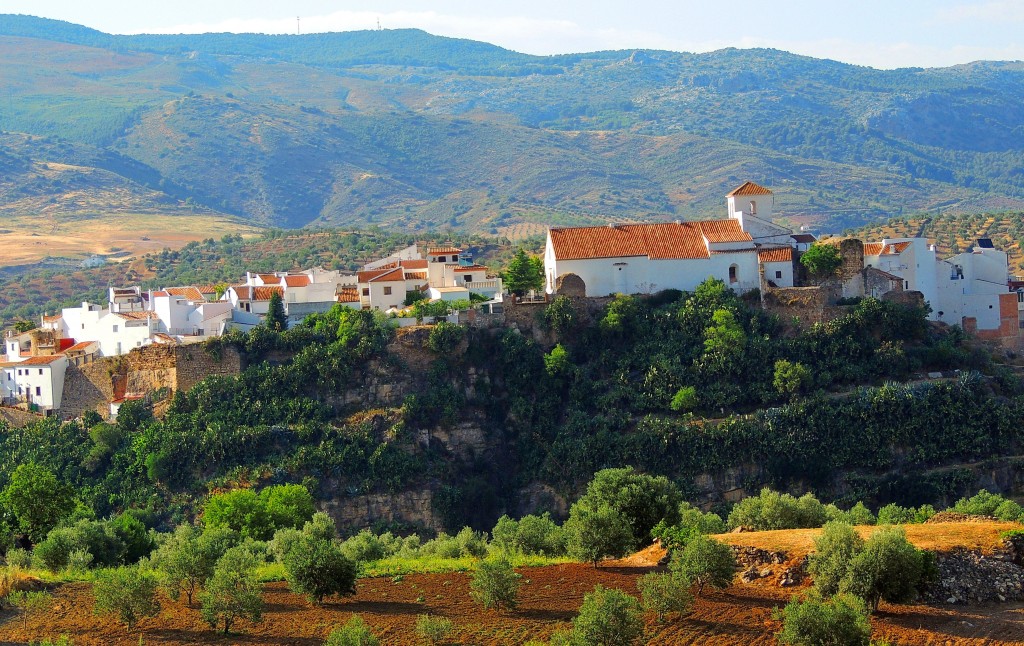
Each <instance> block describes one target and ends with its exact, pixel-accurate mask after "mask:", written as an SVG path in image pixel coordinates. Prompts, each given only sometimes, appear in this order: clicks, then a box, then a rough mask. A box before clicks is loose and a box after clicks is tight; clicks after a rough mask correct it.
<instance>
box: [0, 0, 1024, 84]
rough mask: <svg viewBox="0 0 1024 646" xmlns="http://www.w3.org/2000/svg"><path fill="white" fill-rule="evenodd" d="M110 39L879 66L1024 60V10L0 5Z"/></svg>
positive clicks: (1023, 4) (1015, 0)
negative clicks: (706, 56)
mask: <svg viewBox="0 0 1024 646" xmlns="http://www.w3.org/2000/svg"><path fill="white" fill-rule="evenodd" d="M0 13H26V14H32V15H37V16H45V17H47V18H57V19H60V20H67V21H70V22H75V23H79V24H83V25H87V26H89V27H93V28H95V29H99V30H101V31H106V32H110V33H139V32H148V33H182V32H208V31H233V32H243V31H244V32H262V33H295V29H296V24H295V23H296V20H295V19H296V16H301V28H302V32H303V33H310V32H314V31H347V30H353V29H370V28H374V27H376V25H377V21H378V20H379V21H380V24H381V26H382V27H384V28H385V29H387V28H399V27H417V28H420V29H424V30H426V31H429V32H431V33H434V34H440V35H445V36H457V37H462V38H472V39H474V40H482V41H486V42H490V43H495V44H497V45H501V46H503V47H507V48H509V49H514V50H516V51H521V52H527V53H531V54H554V53H563V52H580V51H594V50H601V49H632V48H649V49H671V50H676V51H695V52H704V51H710V50H713V49H719V48H722V47H775V48H778V49H784V50H787V51H791V52H796V53H799V54H807V55H810V56H816V57H819V58H833V59H837V60H841V61H846V62H850V63H857V64H861V65H871V66H873V67H881V68H893V67H906V66H918V67H934V66H943V65H953V64H957V63H966V62H969V61H973V60H979V59H990V60H1021V59H1024V0H841V1H840V0H831V1H830V0H776V1H775V2H767V1H756V0H731V1H729V0H717V1H716V0H675V1H672V0H631V1H628V2H611V1H605V0H586V1H584V0H546V1H542V0H516V1H515V2H493V1H490V2H489V1H487V0H434V1H433V2H414V1H412V0H377V1H375V2H372V3H367V2H362V3H356V2H347V1H340V0H335V1H328V0H291V1H289V2H281V1H278V2H269V1H267V0H213V1H210V0H205V1H201V0H160V1H157V0H133V1H130V2H125V1H120V0H0Z"/></svg>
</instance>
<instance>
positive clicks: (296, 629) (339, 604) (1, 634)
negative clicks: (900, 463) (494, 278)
mask: <svg viewBox="0 0 1024 646" xmlns="http://www.w3.org/2000/svg"><path fill="white" fill-rule="evenodd" d="M648 571H650V569H649V568H646V567H636V566H634V567H620V566H614V567H602V568H599V569H596V570H595V569H594V568H592V567H590V566H588V565H580V564H567V565H557V566H548V567H542V568H524V569H523V570H522V574H523V577H524V578H523V586H522V588H521V594H520V607H519V609H518V610H517V611H516V612H512V613H509V612H494V611H483V610H481V609H480V607H479V606H478V605H476V604H475V603H474V602H473V601H471V600H470V598H469V576H468V575H466V574H429V575H410V576H406V577H404V579H402V580H401V581H399V582H397V583H396V582H393V581H392V580H391V579H389V578H376V579H363V580H361V581H360V582H359V585H358V594H357V595H356V596H355V597H349V598H346V599H343V600H336V601H333V602H331V603H328V604H326V605H325V606H324V607H322V608H313V607H310V606H309V604H307V603H306V602H305V601H304V600H303V599H302V598H300V597H297V596H295V595H293V594H291V593H289V592H288V590H287V586H286V585H285V584H284V583H273V584H270V585H268V586H267V588H266V595H265V600H266V608H265V613H264V618H263V621H262V622H260V623H257V624H251V623H248V622H239V624H238V626H237V631H236V632H235V633H234V634H232V635H230V636H227V637H224V636H221V635H218V634H217V633H214V632H213V631H212V630H210V628H209V626H208V625H207V624H205V623H204V622H203V621H202V619H201V618H200V616H199V611H198V609H197V608H188V607H186V606H185V604H184V602H179V603H175V602H172V601H170V600H169V599H164V600H163V610H162V611H161V613H160V615H159V616H158V617H155V618H152V619H146V620H144V621H142V622H141V623H140V624H139V627H138V629H137V630H136V631H133V632H132V633H131V634H129V633H127V631H125V629H124V627H123V626H121V625H120V624H118V623H117V622H116V621H114V620H113V619H111V618H107V617H96V616H94V615H93V614H92V602H93V600H92V595H91V593H90V590H89V586H88V584H84V583H76V584H67V585H63V586H60V587H58V588H57V589H56V590H55V591H54V594H55V599H56V601H55V603H54V605H53V607H52V608H50V609H49V610H47V611H45V612H40V613H37V614H36V615H33V616H30V617H29V620H28V624H27V628H23V624H22V621H21V619H20V618H16V617H14V615H13V613H10V612H7V613H4V614H3V617H2V618H3V619H6V621H4V623H3V624H2V625H0V643H3V642H20V643H24V642H25V641H27V640H29V639H40V638H43V637H53V636H57V635H60V634H62V633H66V634H68V635H70V636H71V637H72V639H73V640H74V643H75V645H76V646H99V645H104V646H106V645H108V644H111V645H113V644H122V645H125V646H129V645H131V646H134V645H135V644H138V643H139V634H140V633H141V634H142V635H143V636H144V639H145V643H146V644H167V645H173V646H181V645H185V644H225V645H226V644H293V645H302V646H319V645H320V644H322V643H323V639H324V638H325V637H326V635H327V634H328V633H329V632H330V631H331V629H332V628H333V627H335V626H339V625H341V624H343V623H345V621H347V620H348V618H349V617H351V616H352V615H353V614H359V615H361V616H362V617H363V619H364V620H366V622H367V623H368V624H370V626H372V627H373V629H374V630H375V632H376V633H377V634H378V635H379V636H380V637H381V641H382V643H384V644H416V643H418V640H417V638H416V636H415V631H414V625H415V621H416V617H417V615H419V614H423V613H431V614H437V615H443V616H445V617H448V618H449V619H451V620H452V622H454V624H455V634H454V635H453V636H452V638H451V639H450V640H449V642H448V643H450V644H482V645H488V646H492V645H498V644H522V643H524V642H526V641H528V640H530V639H547V638H548V637H549V636H550V635H551V633H553V632H554V631H556V630H558V629H560V628H567V627H568V626H569V625H570V622H571V620H572V618H573V616H575V614H576V612H577V610H578V609H579V606H580V603H581V602H582V600H583V594H584V593H586V592H589V591H590V590H592V589H593V587H594V585H595V584H598V583H600V584H601V585H604V586H608V587H615V588H619V589H622V590H625V591H626V592H629V593H630V594H634V595H635V594H637V590H636V580H637V578H638V577H639V576H641V575H643V574H644V573H646V572H648ZM791 594H792V592H791V591H789V590H783V589H780V588H778V587H774V586H772V585H770V584H767V583H765V582H755V583H754V584H752V585H742V584H739V583H737V585H735V586H733V587H732V588H730V589H729V590H727V591H725V592H712V593H709V594H706V595H705V597H704V598H703V599H700V600H699V601H698V602H697V604H696V606H695V608H694V612H693V614H691V615H690V616H688V617H686V618H684V619H675V620H673V621H669V622H666V623H664V624H659V623H657V622H655V621H654V620H653V618H649V619H648V624H647V629H648V632H647V639H648V642H647V643H650V644H725V645H735V646H740V645H745V644H773V643H774V635H773V634H774V632H776V631H777V630H778V628H779V625H778V622H776V621H774V620H773V619H772V611H773V609H774V608H776V607H778V606H780V605H782V604H784V603H785V602H786V600H787V599H788V598H789V596H790V595H791ZM419 599H422V601H420V600H419ZM872 622H873V625H874V627H875V633H876V634H875V637H876V638H885V639H888V640H890V641H891V642H893V643H899V644H922V645H923V644H978V645H980V644H993V643H1024V604H1019V603H1018V604H999V605H994V606H987V607H971V608H967V609H963V608H930V607H927V606H888V605H885V604H883V606H882V609H881V611H880V612H879V613H878V614H876V615H875V616H874V618H873V620H872Z"/></svg>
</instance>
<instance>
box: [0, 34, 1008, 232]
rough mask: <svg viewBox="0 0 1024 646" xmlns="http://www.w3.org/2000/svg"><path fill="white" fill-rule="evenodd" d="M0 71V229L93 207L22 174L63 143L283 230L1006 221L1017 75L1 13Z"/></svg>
mask: <svg viewBox="0 0 1024 646" xmlns="http://www.w3.org/2000/svg"><path fill="white" fill-rule="evenodd" d="M0 58H2V60H4V62H5V64H4V65H3V66H0V83H2V84H3V86H4V87H7V88H9V92H8V93H7V95H6V96H4V97H0V101H3V102H4V104H5V105H3V106H2V107H3V109H0V130H3V131H7V132H10V133H25V134H27V135H32V137H29V138H27V139H24V140H23V141H24V145H19V147H18V149H17V150H12V151H9V156H13V157H12V158H11V159H8V160H6V161H5V160H2V159H0V163H3V164H4V165H5V166H6V167H9V168H12V169H15V170H14V171H12V173H13V174H11V175H10V176H9V177H8V178H7V179H8V180H9V181H8V184H7V185H8V186H10V187H11V188H10V190H9V191H8V192H7V193H5V194H0V209H2V208H20V207H11V205H12V204H23V203H24V204H28V203H32V204H35V203H38V202H39V201H40V200H44V201H45V199H46V198H47V197H49V199H50V203H51V204H52V205H54V206H53V208H54V209H57V210H60V209H68V214H69V215H74V213H75V211H74V208H75V207H74V204H81V203H89V204H94V203H96V201H95V200H91V201H90V200H77V201H76V200H70V199H64V198H65V197H66V195H67V193H68V190H67V189H68V187H67V186H66V185H62V183H61V182H60V181H59V179H57V178H56V177H55V176H54V174H53V173H52V172H48V171H47V170H46V168H47V167H46V166H45V164H74V163H75V159H78V158H81V157H82V155H83V154H85V153H83V151H84V150H85V149H84V148H81V146H83V145H84V146H86V147H88V150H90V151H93V152H89V153H88V154H87V155H86V156H87V157H88V158H89V159H95V160H96V161H97V163H100V164H101V167H102V168H103V169H110V170H113V172H116V173H123V177H124V179H125V181H128V182H134V183H137V184H140V185H141V186H143V187H144V188H146V189H148V190H152V191H158V192H163V193H165V194H166V195H167V199H168V200H174V201H180V200H191V201H192V203H194V204H196V205H198V206H202V207H205V208H207V209H211V210H214V211H219V212H223V213H228V214H232V215H237V216H241V217H244V218H247V219H249V220H251V221H253V222H256V223H259V224H265V225H271V226H283V227H300V226H306V225H314V226H316V225H330V226H339V225H340V226H372V225H377V226H388V227H396V228H400V229H403V230H413V231H416V230H421V229H426V228H438V227H444V228H451V229H459V230H466V231H475V232H482V233H488V234H492V235H507V236H510V237H513V238H515V237H519V236H523V235H528V234H530V233H537V232H539V231H542V230H543V229H544V227H546V226H547V225H556V226H558V225H570V224H604V223H607V222H609V221H627V220H628V221H666V220H674V219H678V218H708V217H716V216H719V215H721V213H722V209H723V199H724V194H725V192H726V191H728V190H730V189H732V188H734V187H735V186H737V185H739V184H740V183H742V182H743V181H747V180H750V181H753V182H755V183H757V184H760V185H763V186H765V187H767V188H769V189H771V190H772V191H773V192H774V194H775V198H776V203H777V208H776V213H777V214H778V215H780V216H784V217H785V218H786V224H789V225H790V226H807V227H812V228H815V229H817V230H819V231H841V230H842V229H844V228H847V227H852V226H860V225H863V224H867V223H870V222H872V221H877V220H884V219H888V218H889V217H892V216H899V215H907V214H911V213H929V212H935V211H941V212H943V213H972V212H980V211H1004V210H1013V209H1022V208H1024V173H1021V171H1020V169H1021V168H1024V102H1021V100H1020V97H1022V96H1024V63H1019V62H991V61H980V62H977V63H972V64H969V65H959V66H955V67H949V68H936V69H917V68H908V69H900V70H877V69H872V68H867V67H860V66H855V65H848V64H845V63H839V62H835V61H829V60H819V59H814V58H811V57H807V56H798V55H794V54H790V53H787V52H784V51H779V50H772V49H750V50H743V49H723V50H719V51H715V52H709V53H705V54H687V53H677V52H667V51H657V50H627V51H604V52H591V53H581V54H572V55H560V56H531V55H527V54H521V53H517V52H513V51H509V50H507V49H503V48H501V47H497V46H494V45H490V44H487V43H481V42H476V41H471V40H466V39H457V38H445V37H439V36H433V35H431V34H428V33H426V32H423V31H420V30H416V29H398V30H382V31H376V30H374V31H355V32H343V33H325V34H308V35H302V36H292V35H261V34H186V35H131V36H119V35H110V34H104V33H102V32H99V31H97V30H94V29H89V28H87V27H82V26H80V25H75V24H72V23H67V22H62V21H57V20H48V19H42V18H35V17H32V16H23V15H0ZM33 137H38V138H45V139H38V140H37V139H35V138H33ZM95 151H102V152H103V153H104V155H106V156H104V155H100V156H97V155H96V154H95ZM15 158H16V159H15ZM101 162H102V163H101ZM115 162H116V163H115ZM112 164H113V166H112ZM118 169H120V170H118ZM104 177H107V180H105V181H106V184H105V186H106V187H107V189H109V186H110V183H109V176H104ZM76 178H77V179H76V186H75V188H76V191H86V192H88V190H89V187H88V186H86V185H81V184H82V183H83V182H86V181H87V179H88V175H87V174H86V175H81V176H78V175H76ZM26 185H31V186H34V187H36V189H35V190H36V191H37V192H36V193H34V194H33V195H32V201H31V202H24V201H19V200H24V199H25V196H24V195H23V194H22V193H23V192H24V191H23V190H22V189H20V188H19V187H21V186H26ZM47 190H48V191H50V194H49V196H47V195H46V194H45V193H44V194H40V193H39V192H38V191H47ZM105 190H106V189H105ZM76 194H78V193H77V192H76ZM147 199H148V198H147ZM125 208H129V205H125ZM147 208H148V207H147ZM147 212H148V211H147ZM26 214H27V213H26Z"/></svg>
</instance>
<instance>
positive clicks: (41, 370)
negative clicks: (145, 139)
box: [39, 305, 992, 374]
mask: <svg viewBox="0 0 1024 646" xmlns="http://www.w3.org/2000/svg"><path fill="white" fill-rule="evenodd" d="M989 307H992V306H991V305H990V306H989ZM39 374H43V369H42V368H40V369H39Z"/></svg>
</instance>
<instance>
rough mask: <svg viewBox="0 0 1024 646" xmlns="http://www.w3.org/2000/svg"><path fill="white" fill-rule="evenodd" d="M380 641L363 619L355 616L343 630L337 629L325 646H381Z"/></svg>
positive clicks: (328, 637)
mask: <svg viewBox="0 0 1024 646" xmlns="http://www.w3.org/2000/svg"><path fill="white" fill-rule="evenodd" d="M379 644H380V640H379V639H377V636H376V635H374V634H373V631H372V630H370V627H369V626H368V625H366V622H365V621H363V618H362V617H360V616H359V615H353V616H352V618H351V619H349V620H348V621H347V622H345V625H344V626H342V627H341V628H335V629H334V630H332V631H331V634H330V635H328V636H327V641H325V642H324V646H379Z"/></svg>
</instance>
